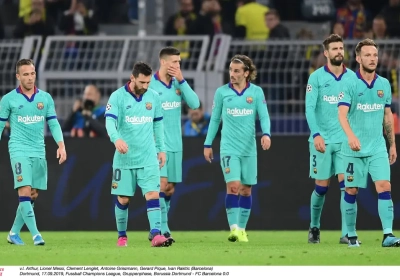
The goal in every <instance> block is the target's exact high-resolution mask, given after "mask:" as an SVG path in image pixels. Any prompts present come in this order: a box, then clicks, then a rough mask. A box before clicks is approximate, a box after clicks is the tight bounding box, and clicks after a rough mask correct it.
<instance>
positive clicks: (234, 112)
mask: <svg viewBox="0 0 400 280" xmlns="http://www.w3.org/2000/svg"><path fill="white" fill-rule="evenodd" d="M226 113H227V114H228V115H231V116H233V117H245V116H250V115H253V110H252V109H238V108H233V109H229V108H228V109H226Z"/></svg>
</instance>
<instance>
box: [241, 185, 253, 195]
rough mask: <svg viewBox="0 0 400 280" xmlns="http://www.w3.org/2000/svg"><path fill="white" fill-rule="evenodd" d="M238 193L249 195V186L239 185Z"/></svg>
mask: <svg viewBox="0 0 400 280" xmlns="http://www.w3.org/2000/svg"><path fill="white" fill-rule="evenodd" d="M239 194H240V195H241V196H251V186H249V185H241V186H240V189H239Z"/></svg>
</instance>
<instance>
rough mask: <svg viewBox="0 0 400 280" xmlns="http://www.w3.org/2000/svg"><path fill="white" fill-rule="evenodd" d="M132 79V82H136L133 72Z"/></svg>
mask: <svg viewBox="0 0 400 280" xmlns="http://www.w3.org/2000/svg"><path fill="white" fill-rule="evenodd" d="M130 80H131V82H132V83H134V82H135V76H133V75H132V74H131V77H130Z"/></svg>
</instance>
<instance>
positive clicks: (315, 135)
mask: <svg viewBox="0 0 400 280" xmlns="http://www.w3.org/2000/svg"><path fill="white" fill-rule="evenodd" d="M317 136H321V134H319V132H317V133H314V135H313V136H312V138H313V139H314V138H315V137H317Z"/></svg>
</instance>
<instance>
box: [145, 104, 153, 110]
mask: <svg viewBox="0 0 400 280" xmlns="http://www.w3.org/2000/svg"><path fill="white" fill-rule="evenodd" d="M152 108H153V104H151V103H150V102H146V109H147V110H151V109H152Z"/></svg>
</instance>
